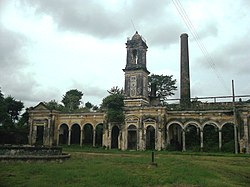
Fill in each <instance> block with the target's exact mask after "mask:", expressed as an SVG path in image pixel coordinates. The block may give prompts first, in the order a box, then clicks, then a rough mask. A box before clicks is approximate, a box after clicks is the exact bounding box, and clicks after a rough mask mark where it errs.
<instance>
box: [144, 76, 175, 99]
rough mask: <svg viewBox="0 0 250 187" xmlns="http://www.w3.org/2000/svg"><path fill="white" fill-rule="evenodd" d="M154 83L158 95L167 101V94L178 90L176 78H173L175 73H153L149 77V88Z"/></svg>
mask: <svg viewBox="0 0 250 187" xmlns="http://www.w3.org/2000/svg"><path fill="white" fill-rule="evenodd" d="M152 84H156V96H157V97H160V99H161V101H163V102H164V101H166V99H167V96H171V95H174V91H175V90H177V86H176V79H173V75H170V76H169V75H156V74H152V75H150V76H149V77H148V87H149V89H151V85H152Z"/></svg>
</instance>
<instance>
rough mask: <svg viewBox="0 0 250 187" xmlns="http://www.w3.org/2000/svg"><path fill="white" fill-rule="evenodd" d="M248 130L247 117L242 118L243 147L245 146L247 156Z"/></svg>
mask: <svg viewBox="0 0 250 187" xmlns="http://www.w3.org/2000/svg"><path fill="white" fill-rule="evenodd" d="M248 131H249V129H248V125H247V117H245V118H244V137H245V146H246V153H247V154H249V137H248V134H249V132H248Z"/></svg>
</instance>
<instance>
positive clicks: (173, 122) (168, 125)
mask: <svg viewBox="0 0 250 187" xmlns="http://www.w3.org/2000/svg"><path fill="white" fill-rule="evenodd" d="M172 124H178V125H180V126H181V128H182V129H183V128H184V127H183V124H182V123H181V122H179V121H177V120H174V121H170V122H168V124H167V130H168V129H169V127H170V126H171V125H172Z"/></svg>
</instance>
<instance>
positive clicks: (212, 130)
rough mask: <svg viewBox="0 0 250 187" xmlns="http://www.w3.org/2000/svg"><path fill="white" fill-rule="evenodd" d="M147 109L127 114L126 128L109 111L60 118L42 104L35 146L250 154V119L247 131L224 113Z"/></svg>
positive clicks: (34, 120) (32, 120) (33, 132)
mask: <svg viewBox="0 0 250 187" xmlns="http://www.w3.org/2000/svg"><path fill="white" fill-rule="evenodd" d="M144 109H145V110H144V111H141V110H133V111H132V112H131V111H130V110H127V111H125V112H126V119H125V123H124V124H113V123H108V124H106V123H105V117H104V114H103V113H88V114H86V113H82V114H81V116H79V114H70V115H69V114H60V113H58V112H56V111H50V110H48V109H47V108H45V106H44V105H43V104H42V103H40V104H39V105H38V106H37V107H36V108H34V109H33V111H31V112H33V115H32V117H31V118H30V123H31V124H32V126H33V128H31V130H30V135H31V136H30V137H31V138H30V143H31V144H44V145H63V144H66V145H72V144H77V145H80V146H94V147H106V148H111V149H121V150H126V149H132V150H146V149H148V150H164V149H168V150H176V151H178V150H179V151H186V150H191V151H200V150H203V151H219V150H221V151H223V150H230V151H231V152H235V149H237V151H238V150H239V151H241V152H242V151H243V152H244V151H247V146H246V143H245V142H244V141H243V140H244V139H243V138H244V137H246V136H247V135H248V134H246V132H248V131H247V130H248V129H247V128H246V127H248V125H249V116H242V118H243V119H245V120H242V122H243V124H242V125H243V128H241V127H240V125H235V123H234V117H233V116H232V115H229V114H230V113H228V112H226V111H224V113H220V114H218V112H217V111H214V112H213V113H212V112H211V111H210V116H211V117H210V119H208V117H207V112H206V111H203V112H196V111H192V112H191V111H189V112H188V113H186V112H173V111H171V112H166V110H165V109H164V108H163V107H149V108H148V109H146V108H144ZM131 113H133V114H131ZM134 114H136V115H134ZM248 115H249V114H248ZM246 119H247V120H246ZM242 130H243V133H242V132H241V131H242ZM242 137H243V138H242ZM244 148H245V149H244Z"/></svg>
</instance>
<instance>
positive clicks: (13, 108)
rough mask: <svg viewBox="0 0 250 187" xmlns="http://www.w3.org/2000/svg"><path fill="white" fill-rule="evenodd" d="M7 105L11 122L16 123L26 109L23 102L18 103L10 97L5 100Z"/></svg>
mask: <svg viewBox="0 0 250 187" xmlns="http://www.w3.org/2000/svg"><path fill="white" fill-rule="evenodd" d="M5 105H6V109H7V113H8V115H9V117H10V120H11V121H12V122H13V123H14V122H15V121H16V120H18V119H19V114H20V112H21V111H22V109H23V108H24V105H23V102H21V101H16V100H15V99H14V98H13V97H11V96H8V97H7V98H5Z"/></svg>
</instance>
